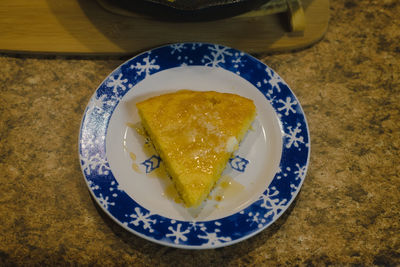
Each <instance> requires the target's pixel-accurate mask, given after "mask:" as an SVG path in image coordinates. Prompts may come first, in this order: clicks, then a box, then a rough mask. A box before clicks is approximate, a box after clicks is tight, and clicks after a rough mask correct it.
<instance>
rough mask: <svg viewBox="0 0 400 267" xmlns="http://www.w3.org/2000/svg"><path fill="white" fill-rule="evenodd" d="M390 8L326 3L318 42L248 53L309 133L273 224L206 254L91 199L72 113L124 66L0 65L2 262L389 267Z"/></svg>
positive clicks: (81, 62) (393, 244)
mask: <svg viewBox="0 0 400 267" xmlns="http://www.w3.org/2000/svg"><path fill="white" fill-rule="evenodd" d="M399 14H400V2H399V1H397V0H370V1H357V0H337V1H331V21H330V26H329V30H328V32H327V34H326V36H325V38H324V39H323V40H322V41H321V42H319V43H318V44H316V45H314V46H312V47H311V48H309V49H306V50H303V51H299V52H296V53H284V54H277V55H257V57H258V58H260V59H262V60H263V61H264V62H265V63H267V64H268V65H270V66H271V67H272V68H273V69H275V70H276V71H277V72H278V73H279V74H280V75H281V76H282V77H283V78H284V79H285V80H286V82H287V83H288V84H289V85H290V86H291V88H292V89H293V91H294V92H295V94H296V95H297V96H298V98H299V100H300V102H301V104H302V106H303V108H304V110H305V113H306V116H307V119H308V123H309V127H310V133H311V144H312V145H311V151H312V152H311V162H310V167H309V172H308V175H307V178H306V180H305V183H304V185H303V188H302V191H301V193H300V194H299V196H298V197H297V199H296V201H295V202H294V203H293V205H292V206H291V207H290V209H289V210H288V211H287V212H286V213H285V214H284V215H283V216H282V217H281V218H280V219H279V220H278V221H277V222H276V223H274V224H273V225H272V226H271V227H269V228H268V229H267V230H265V231H263V232H261V233H260V234H258V235H257V236H255V237H252V238H250V239H248V240H246V241H243V242H241V243H238V244H236V245H233V246H230V247H226V248H221V249H216V250H205V251H188V250H180V249H174V248H168V247H163V246H160V245H156V244H153V243H151V242H148V241H145V240H143V239H141V238H139V237H136V236H135V235H133V234H130V233H128V232H126V231H125V230H123V229H122V228H120V227H119V226H118V225H116V224H115V223H114V222H113V221H112V220H111V219H109V218H108V217H107V216H106V215H105V214H104V213H103V212H102V211H100V210H99V209H98V208H97V206H96V204H95V203H94V202H93V201H92V199H91V197H90V195H89V192H88V190H87V187H86V184H85V182H84V180H83V177H82V173H81V170H80V165H79V160H78V152H77V147H78V132H79V126H80V121H81V116H82V114H83V111H84V108H85V106H86V104H87V102H88V100H89V98H90V97H91V95H92V94H93V92H94V90H95V89H96V87H97V86H98V85H99V84H100V83H101V81H102V80H103V79H104V78H105V77H106V76H107V75H108V74H109V73H110V72H111V71H112V70H113V69H114V68H116V67H117V66H118V65H119V64H120V63H122V62H123V61H124V60H125V59H121V58H96V59H94V58H65V57H59V56H58V57H40V56H26V55H25V56H16V55H5V54H3V55H1V56H0V66H1V67H0V92H1V96H0V186H1V190H0V218H1V219H0V221H1V223H0V265H2V266H3V265H71V264H73V265H105V266H110V265H118V266H120V265H133V266H139V265H140V266H141V265H145V266H166V265H172V266H178V265H185V266H193V265H195V266H197V265H198V266H207V265H216V266H237V265H239V266H248V265H250V266H259V265H266V266H274V265H307V266H308V265H310V266H313V265H314V266H321V265H331V264H332V265H367V266H370V265H381V266H396V265H397V266H398V265H400V219H399V218H400V175H399V173H400V152H399V149H400V42H399V40H400V19H399Z"/></svg>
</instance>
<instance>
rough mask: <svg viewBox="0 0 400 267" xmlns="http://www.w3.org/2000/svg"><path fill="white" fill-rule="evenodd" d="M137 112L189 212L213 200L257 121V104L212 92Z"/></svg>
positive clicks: (146, 105)
mask: <svg viewBox="0 0 400 267" xmlns="http://www.w3.org/2000/svg"><path fill="white" fill-rule="evenodd" d="M136 106H137V108H138V111H139V115H140V117H141V120H142V124H143V126H144V128H145V130H146V131H147V132H148V134H149V136H150V138H151V140H152V142H153V144H154V146H155V148H156V150H157V152H158V153H159V155H160V157H161V159H162V160H163V161H164V164H165V167H166V169H167V171H168V173H169V175H170V176H171V177H172V180H173V182H174V184H175V186H176V189H177V191H178V193H179V194H180V196H181V197H182V199H183V201H184V203H185V204H186V206H187V207H196V206H198V205H199V204H200V203H201V202H202V201H203V200H204V199H205V198H206V197H207V196H208V194H209V193H210V191H211V189H212V188H213V186H214V185H215V183H216V181H217V180H218V179H219V177H220V176H221V173H222V171H223V170H224V169H225V166H226V164H227V162H228V160H229V158H230V157H231V155H232V153H233V152H234V151H235V150H236V149H237V148H238V144H239V143H240V141H241V140H242V139H243V137H244V136H245V134H246V132H247V130H248V129H249V127H250V125H251V123H252V121H253V120H254V117H255V116H256V107H255V105H254V103H253V101H252V100H250V99H247V98H244V97H241V96H239V95H235V94H227V93H217V92H211V91H210V92H196V91H189V90H181V91H178V92H175V93H169V94H164V95H160V96H156V97H152V98H149V99H147V100H145V101H142V102H140V103H137V104H136Z"/></svg>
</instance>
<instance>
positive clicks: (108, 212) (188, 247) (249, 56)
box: [78, 42, 311, 249]
mask: <svg viewBox="0 0 400 267" xmlns="http://www.w3.org/2000/svg"><path fill="white" fill-rule="evenodd" d="M174 45H175V46H177V45H183V46H185V45H193V46H194V47H195V46H196V45H200V47H201V46H203V45H205V46H209V47H211V46H213V47H222V48H226V49H230V50H232V51H236V52H238V53H240V55H242V56H243V55H244V56H245V57H247V58H249V59H252V60H253V61H255V62H257V63H258V64H260V65H262V66H263V67H264V68H265V70H267V69H269V70H270V71H271V73H273V74H274V75H276V76H277V77H278V78H279V80H280V82H281V83H283V84H284V85H285V86H286V87H287V90H288V92H289V93H290V95H291V96H292V97H293V98H294V99H293V100H294V101H295V102H296V108H297V109H299V111H300V112H299V113H300V115H301V116H302V119H303V122H304V125H303V126H304V128H305V129H306V132H305V135H304V136H306V138H307V143H306V147H307V157H306V159H305V164H304V166H303V168H304V169H303V172H304V176H303V177H302V178H301V179H300V182H299V184H298V185H297V188H296V190H295V191H293V194H291V198H290V199H289V201H288V202H286V203H285V206H284V207H283V208H282V209H281V210H280V212H279V213H277V214H276V216H274V218H273V219H272V220H269V221H268V223H266V224H264V225H263V226H262V227H260V228H258V229H255V230H253V231H251V232H250V233H248V234H244V235H243V236H241V237H239V238H236V239H234V240H231V241H226V242H222V243H217V244H211V245H209V246H201V245H185V244H178V243H174V242H166V241H165V240H164V239H155V238H153V237H151V236H148V235H145V234H143V233H140V232H138V231H135V230H134V229H132V228H130V227H129V226H127V225H126V224H125V223H122V222H121V221H120V220H119V219H118V218H116V216H114V214H112V213H111V212H110V211H109V210H108V209H107V208H105V207H104V206H103V203H102V201H101V200H100V199H99V198H98V197H97V196H96V195H95V193H94V190H92V188H91V183H90V181H89V179H88V177H87V176H86V174H85V168H84V165H83V164H82V154H81V150H82V148H81V147H82V133H83V125H84V122H85V119H86V118H87V116H88V108H89V105H90V103H91V101H92V100H93V98H95V97H96V96H97V93H98V92H99V90H100V88H101V86H102V85H104V84H105V83H106V81H107V80H108V79H109V78H110V77H111V76H112V75H114V73H116V72H117V71H118V70H121V68H122V67H123V66H124V65H126V64H128V63H129V62H131V61H132V60H134V59H137V58H139V57H141V56H143V55H146V54H147V53H148V54H150V53H151V52H152V51H156V50H157V51H160V50H161V49H165V48H168V47H169V48H172V47H173V46H174ZM200 66H204V65H200ZM217 67H222V66H217ZM222 68H223V67H222ZM166 69H170V68H165V69H161V70H159V71H163V70H166ZM224 69H225V70H227V71H231V70H228V69H226V68H224ZM157 72H158V71H157ZM231 72H232V71H231ZM155 73H156V72H155ZM233 73H234V72H233ZM234 74H235V75H238V74H237V73H234ZM239 76H240V77H241V78H243V79H245V80H247V81H248V82H250V81H249V80H248V79H246V78H244V77H243V76H241V75H240V74H239ZM144 79H145V78H144ZM144 79H142V80H144ZM142 80H140V81H138V82H141V81H142ZM250 83H251V84H253V83H252V82H250ZM253 85H254V84H253ZM254 86H255V85H254ZM255 87H256V88H257V86H255ZM129 90H130V89H129ZM129 90H127V92H128V91H129ZM257 90H259V91H260V92H261V93H262V94H263V95H265V94H264V93H263V92H262V91H261V90H260V88H257ZM127 92H125V93H127ZM122 98H123V96H122V97H121V99H122ZM266 101H268V99H266ZM118 104H119V102H117V104H116V105H115V106H114V107H113V109H112V111H111V114H110V115H109V117H110V118H108V122H107V123H106V125H107V127H106V129H105V130H106V131H105V136H107V132H108V125H109V121H110V120H111V116H112V114H113V112H114V110H115V108H116V107H117V105H118ZM270 104H271V103H270ZM271 106H272V107H273V110H274V111H275V112H276V113H277V110H276V108H275V107H274V106H273V105H272V104H271ZM295 113H296V112H295ZM278 115H279V114H277V117H278V122H279V124H280V127H281V128H282V127H283V125H281V124H282V121H281V118H280V117H279V116H278ZM281 130H282V138H283V139H284V137H285V131H284V130H283V129H281ZM105 136H104V137H105ZM105 143H106V140H105V139H104V149H105ZM284 145H285V141H284V140H283V141H282V146H284ZM78 153H79V161H80V165H81V171H82V174H83V177H84V180H85V182H86V185H87V187H88V190H89V192H90V194H91V196H92V198H94V199H95V201H96V203H97V204H98V205H99V206H100V208H101V210H102V211H103V212H105V213H106V214H107V215H108V216H109V217H111V219H112V220H113V221H114V222H116V223H117V224H118V225H120V226H121V227H122V228H124V229H125V230H127V231H129V232H131V233H133V234H135V235H137V236H139V237H141V238H144V239H146V240H148V241H151V242H154V243H157V244H160V245H164V246H170V247H175V248H181V249H214V248H219V247H224V246H230V245H233V244H236V243H238V242H241V241H243V240H245V239H248V238H251V237H253V236H255V235H256V234H258V233H260V232H261V231H263V230H265V229H266V228H268V227H269V226H270V225H271V224H272V223H274V222H276V221H277V220H278V219H279V217H280V216H282V214H283V213H285V212H286V210H287V209H288V208H289V207H290V206H291V205H292V203H293V201H294V200H295V199H296V197H297V195H298V194H299V192H300V190H301V188H302V185H303V183H304V180H305V177H306V174H307V171H308V168H309V163H310V155H311V140H310V132H309V127H308V122H307V118H306V116H305V113H304V110H303V108H302V106H301V104H300V102H299V101H298V98H297V96H296V95H295V94H294V92H293V91H292V90H291V88H290V87H289V86H288V85H287V83H286V82H285V81H284V80H283V79H282V78H281V77H280V76H279V74H277V73H276V72H275V71H274V70H273V69H272V68H271V67H269V66H268V65H267V64H265V63H264V62H262V61H260V60H259V59H257V58H255V57H254V56H252V55H250V54H248V53H245V52H243V51H240V50H238V49H235V48H231V47H228V46H225V45H220V44H213V43H205V42H182V43H173V44H166V45H162V46H159V47H155V48H151V49H149V50H148V51H144V52H142V53H139V54H137V55H135V56H133V57H131V58H129V59H127V60H125V61H124V62H122V63H121V64H120V65H119V66H118V67H116V68H115V69H114V70H113V71H112V72H110V73H109V74H108V75H107V76H106V77H105V78H104V79H103V81H102V82H101V83H100V84H99V86H98V87H97V88H96V90H95V91H94V93H93V94H92V96H91V97H90V99H89V102H88V104H87V105H86V107H85V110H84V113H83V115H82V118H81V123H80V131H79V135H78ZM104 153H105V154H106V151H104ZM283 153H284V148H282V152H281V157H280V163H279V165H281V162H282V161H283V159H282V157H283ZM89 168H90V167H89ZM110 171H111V169H110ZM299 171H300V168H299ZM278 173H279V172H277V173H275V175H274V177H273V178H272V181H273V180H275V179H276V175H277V174H278ZM114 179H115V177H114ZM272 181H271V183H272ZM269 186H270V185H269ZM269 186H267V187H266V188H267V190H269ZM259 200H260V199H257V200H256V201H254V202H252V203H250V204H248V205H247V206H246V207H244V208H243V209H242V211H244V210H245V209H247V208H249V207H250V206H252V205H254V204H255V203H256V202H258V201H259ZM133 201H134V200H133ZM135 202H136V201H135ZM136 204H137V205H139V206H140V204H138V203H137V202H136ZM144 208H145V207H144ZM242 211H241V212H242ZM241 212H237V213H234V214H232V215H229V216H226V217H223V218H219V219H215V220H210V221H201V222H217V221H219V220H222V219H224V218H227V217H231V216H233V215H237V214H239V213H241ZM158 216H160V217H163V216H161V215H158ZM167 219H169V218H167ZM170 220H171V221H175V222H174V223H172V224H175V225H177V224H176V220H174V219H170ZM186 222H188V221H186ZM178 224H179V223H178ZM177 230H178V229H177ZM214 230H215V229H214ZM164 235H165V234H164ZM178 241H179V239H178Z"/></svg>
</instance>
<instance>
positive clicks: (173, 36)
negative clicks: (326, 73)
mask: <svg viewBox="0 0 400 267" xmlns="http://www.w3.org/2000/svg"><path fill="white" fill-rule="evenodd" d="M302 5H303V8H304V14H305V21H306V23H305V30H304V31H301V32H290V30H289V29H288V27H287V26H286V25H285V23H283V22H282V20H283V19H282V14H265V13H263V12H248V13H245V14H241V15H239V16H235V17H230V18H225V19H219V20H213V21H205V22H204V21H203V22H171V21H168V22H167V21H160V20H156V19H154V18H150V17H148V16H144V15H140V14H135V13H130V14H129V15H121V14H116V13H115V12H110V11H109V10H106V9H105V8H103V7H102V6H100V5H99V3H98V2H96V1H95V0H35V1H32V0H2V1H0V51H2V52H16V53H50V54H79V55H82V54H83V55H130V54H135V53H137V52H140V51H143V50H146V49H149V48H152V47H155V46H159V45H163V44H167V43H174V42H185V41H197V42H212V43H218V44H223V45H227V46H231V47H235V48H237V49H240V50H244V51H247V52H250V53H255V52H274V51H287V50H295V49H301V48H304V47H307V46H310V45H311V44H313V43H315V42H317V41H319V40H320V39H321V38H322V37H323V35H324V33H325V32H326V30H327V27H328V20H329V0H303V1H302Z"/></svg>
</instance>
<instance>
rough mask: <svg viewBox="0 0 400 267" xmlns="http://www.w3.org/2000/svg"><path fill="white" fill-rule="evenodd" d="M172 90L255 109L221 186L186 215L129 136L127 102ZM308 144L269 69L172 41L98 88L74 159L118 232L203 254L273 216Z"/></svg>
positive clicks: (286, 200)
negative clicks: (231, 96) (240, 100)
mask: <svg viewBox="0 0 400 267" xmlns="http://www.w3.org/2000/svg"><path fill="white" fill-rule="evenodd" d="M180 89H190V90H199V91H201V90H203V91H219V92H231V93H235V94H239V95H242V96H244V97H247V98H250V99H252V100H253V101H254V103H255V104H256V106H257V112H258V115H257V117H256V119H255V121H254V123H253V126H252V130H250V131H249V132H248V134H247V136H246V137H245V139H244V140H243V142H242V143H241V145H240V148H239V150H238V151H237V152H236V153H235V155H234V156H233V157H232V158H231V160H230V161H229V164H228V166H227V168H226V170H225V172H224V177H229V178H226V179H229V180H230V181H229V183H230V184H231V186H229V187H227V188H226V189H223V190H222V187H219V188H218V186H217V188H216V189H215V190H214V191H213V192H212V194H211V196H210V197H209V199H208V200H207V201H206V202H205V203H204V204H203V205H202V206H201V207H200V208H198V209H196V210H193V209H187V208H184V207H183V206H182V204H179V203H177V202H176V201H175V200H174V198H173V197H171V194H170V192H171V190H170V189H171V182H170V180H169V179H166V178H165V177H164V178H163V177H161V176H163V175H162V171H161V168H160V166H162V162H161V159H160V158H159V157H158V156H157V155H156V154H155V153H152V152H151V150H149V149H144V148H145V147H146V142H147V140H146V139H145V137H143V136H142V134H141V133H140V131H136V130H135V127H136V126H137V125H139V123H140V119H139V116H138V114H137V111H136V108H135V103H136V102H138V101H141V100H143V99H146V98H148V97H150V96H154V95H160V94H163V93H166V92H171V91H177V90H180ZM309 141H310V137H309V132H308V127H307V122H306V118H305V116H304V113H303V111H302V108H301V106H300V103H299V101H298V100H297V98H296V97H295V95H294V94H293V92H292V91H291V90H290V88H289V87H288V85H287V84H286V83H285V82H284V81H283V80H282V78H281V77H279V75H278V74H276V73H275V72H274V71H273V70H272V69H271V68H269V67H268V66H266V65H265V64H263V63H262V62H260V61H259V60H257V59H256V58H254V57H252V56H250V55H248V54H246V53H243V52H241V51H238V50H235V49H232V48H229V47H225V46H221V45H215V44H206V43H178V44H172V45H167V46H162V47H159V48H156V49H153V50H150V51H147V52H144V53H142V54H140V55H138V56H136V57H134V58H132V59H130V60H128V61H127V62H125V63H123V64H122V65H121V66H119V67H118V68H117V69H116V70H115V71H113V72H112V73H111V74H110V75H109V76H108V77H107V78H106V79H105V80H104V81H103V83H102V84H101V85H100V86H99V88H98V89H97V90H96V92H95V93H94V95H93V96H92V98H91V100H90V103H89V104H88V106H87V108H86V110H85V113H84V116H83V119H82V125H81V130H80V136H79V154H80V162H81V166H82V171H83V175H84V177H85V179H86V182H87V184H88V187H89V190H90V192H91V193H92V195H93V197H94V198H95V199H96V201H97V203H98V204H99V205H100V206H101V207H102V208H103V210H104V211H105V212H106V213H107V214H108V215H109V216H110V217H111V218H113V219H114V220H115V221H116V222H117V223H119V224H120V225H121V226H122V227H123V228H125V229H126V230H128V231H130V232H132V233H134V234H136V235H138V236H140V237H143V238H145V239H147V240H150V241H153V242H156V243H159V244H163V245H167V246H172V247H179V248H188V249H206V248H217V247H223V246H227V245H231V244H234V243H237V242H240V241H242V240H244V239H246V238H249V237H251V236H253V235H255V234H257V233H259V232H260V231H262V230H263V229H265V228H267V227H268V226H269V225H270V224H271V223H273V222H274V221H276V220H277V218H278V217H279V216H280V215H282V213H283V212H284V211H285V210H286V209H287V208H288V207H289V205H290V203H291V202H292V201H293V199H294V198H295V197H296V195H297V193H298V192H299V191H300V187H301V185H302V183H303V181H304V178H305V176H306V171H307V166H308V162H309V155H310V143H309ZM224 179H225V178H224ZM224 188H225V187H224ZM221 190H222V191H221ZM224 190H226V191H224ZM218 197H219V198H218ZM221 198H224V199H223V200H221Z"/></svg>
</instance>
